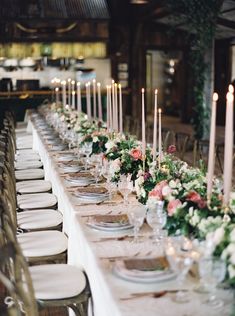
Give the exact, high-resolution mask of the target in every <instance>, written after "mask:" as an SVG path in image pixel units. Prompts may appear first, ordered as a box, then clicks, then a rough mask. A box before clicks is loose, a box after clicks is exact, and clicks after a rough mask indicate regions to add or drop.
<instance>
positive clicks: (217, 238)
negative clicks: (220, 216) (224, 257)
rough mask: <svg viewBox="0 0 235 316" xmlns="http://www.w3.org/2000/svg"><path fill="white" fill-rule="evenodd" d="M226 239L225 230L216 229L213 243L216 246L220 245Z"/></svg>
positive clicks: (221, 228)
mask: <svg viewBox="0 0 235 316" xmlns="http://www.w3.org/2000/svg"><path fill="white" fill-rule="evenodd" d="M223 238H224V229H223V227H220V228H218V229H216V231H215V233H214V236H213V241H214V244H215V245H218V244H220V243H221V241H222V240H223Z"/></svg>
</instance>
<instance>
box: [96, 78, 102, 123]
mask: <svg viewBox="0 0 235 316" xmlns="http://www.w3.org/2000/svg"><path fill="white" fill-rule="evenodd" d="M97 92H98V116H99V120H100V121H102V120H103V113H102V101H101V85H100V82H97Z"/></svg>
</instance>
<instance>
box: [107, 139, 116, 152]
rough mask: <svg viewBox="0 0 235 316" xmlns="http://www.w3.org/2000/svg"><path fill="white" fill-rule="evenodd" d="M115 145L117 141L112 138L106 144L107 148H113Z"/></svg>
mask: <svg viewBox="0 0 235 316" xmlns="http://www.w3.org/2000/svg"><path fill="white" fill-rule="evenodd" d="M114 146H115V143H114V142H113V141H112V140H109V141H108V142H107V143H106V144H105V148H107V150H110V149H111V148H113V147H114Z"/></svg>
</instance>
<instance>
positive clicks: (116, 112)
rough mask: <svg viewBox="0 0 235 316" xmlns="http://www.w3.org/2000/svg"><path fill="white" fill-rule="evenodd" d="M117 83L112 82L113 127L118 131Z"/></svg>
mask: <svg viewBox="0 0 235 316" xmlns="http://www.w3.org/2000/svg"><path fill="white" fill-rule="evenodd" d="M117 88H118V85H117V83H115V84H114V97H115V128H116V131H117V132H118V97H117Z"/></svg>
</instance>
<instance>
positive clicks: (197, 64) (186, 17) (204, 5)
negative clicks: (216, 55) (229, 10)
mask: <svg viewBox="0 0 235 316" xmlns="http://www.w3.org/2000/svg"><path fill="white" fill-rule="evenodd" d="M220 5H221V1H218V0H206V1H205V0H168V6H169V8H170V9H171V11H172V12H175V15H174V18H175V19H176V20H177V21H180V22H181V23H182V22H184V23H185V24H186V25H187V29H188V32H189V38H190V42H191V43H190V55H189V58H190V68H191V71H192V73H193V89H192V95H193V103H194V108H193V112H194V115H193V118H192V124H193V126H194V132H195V137H196V138H197V139H201V138H203V135H204V134H205V133H206V129H207V124H206V121H207V120H208V116H209V114H208V111H207V109H206V106H205V104H204V83H205V78H206V72H207V65H206V63H205V59H204V58H205V53H206V51H207V50H208V49H209V48H210V47H211V45H212V41H213V38H214V34H215V29H216V19H217V17H218V15H219V12H220Z"/></svg>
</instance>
